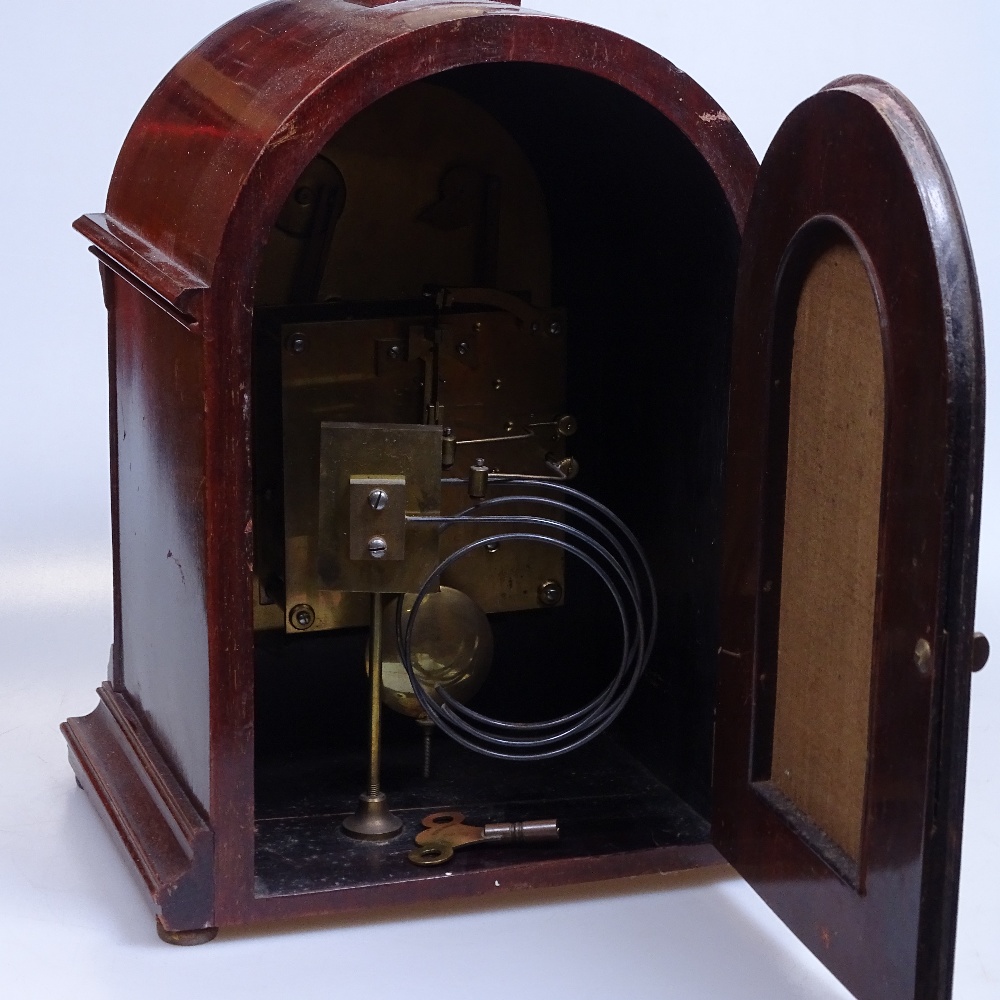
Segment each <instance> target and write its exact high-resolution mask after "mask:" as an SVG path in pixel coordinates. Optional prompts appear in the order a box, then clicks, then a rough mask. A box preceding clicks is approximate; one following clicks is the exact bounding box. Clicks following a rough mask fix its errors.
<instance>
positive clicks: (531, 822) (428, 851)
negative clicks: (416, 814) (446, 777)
mask: <svg viewBox="0 0 1000 1000" xmlns="http://www.w3.org/2000/svg"><path fill="white" fill-rule="evenodd" d="M464 820H465V815H464V814H463V813H460V812H455V811H454V810H447V811H444V812H435V813H431V814H430V815H429V816H425V817H424V818H423V820H422V822H423V825H424V827H425V828H426V829H424V830H422V831H421V832H420V833H418V834H417V836H416V842H417V846H416V847H415V848H414V849H413V850H412V851H410V853H409V854H408V855H407V858H408V860H410V861H412V862H413V864H415V865H443V864H444V863H445V862H446V861H448V860H450V859H451V857H452V855H453V854H454V853H455V851H456V850H457V849H458V848H459V847H467V846H468V845H469V844H522V843H535V842H540V841H551V840H558V839H559V821H558V820H555V819H528V820H524V821H522V822H515V823H487V824H486V825H485V826H469V825H468V824H467V823H465V822H464Z"/></svg>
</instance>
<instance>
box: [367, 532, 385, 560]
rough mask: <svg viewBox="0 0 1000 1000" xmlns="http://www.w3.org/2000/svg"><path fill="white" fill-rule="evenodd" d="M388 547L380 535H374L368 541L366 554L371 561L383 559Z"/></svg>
mask: <svg viewBox="0 0 1000 1000" xmlns="http://www.w3.org/2000/svg"><path fill="white" fill-rule="evenodd" d="M388 551H389V546H388V544H387V543H386V540H385V539H384V538H383V537H382V536H381V535H375V536H373V537H372V538H369V539H368V554H369V555H370V556H371V557H372V559H383V558H384V557H385V554H386V552H388Z"/></svg>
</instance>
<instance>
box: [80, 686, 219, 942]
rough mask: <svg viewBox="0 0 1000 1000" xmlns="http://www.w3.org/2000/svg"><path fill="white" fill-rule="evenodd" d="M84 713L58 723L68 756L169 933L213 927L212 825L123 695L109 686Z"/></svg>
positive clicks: (98, 691)
mask: <svg viewBox="0 0 1000 1000" xmlns="http://www.w3.org/2000/svg"><path fill="white" fill-rule="evenodd" d="M97 693H98V696H99V698H100V701H99V702H98V705H97V708H96V709H94V711H93V712H91V713H90V715H85V716H81V717H78V718H72V719H67V720H66V722H64V723H63V724H62V726H61V727H60V728H61V729H62V733H63V735H64V736H65V737H66V742H67V743H68V744H69V760H70V764H71V766H72V767H73V770H74V772H75V773H76V777H77V782H78V783H79V784H80V785H81V786H82V787H83V789H84V791H85V792H86V793H87V796H88V797H89V798H90V800H91V802H92V803H93V804H94V806H95V807H96V808H97V811H98V813H99V814H100V815H101V818H102V819H103V820H104V822H105V824H106V825H107V826H108V828H109V829H110V830H111V832H112V833H113V834H114V835H115V837H114V839H115V840H116V842H117V843H118V845H119V847H120V848H121V849H122V851H123V853H124V854H125V856H126V857H127V858H128V859H129V860H130V861H131V862H132V867H133V869H134V871H135V873H136V874H137V875H138V877H139V879H140V881H141V882H142V884H143V885H144V886H145V888H146V890H147V892H148V893H149V897H150V901H151V904H152V906H153V910H154V912H155V913H156V915H157V922H158V924H159V926H161V927H162V928H163V930H164V931H166V932H168V933H174V932H185V931H199V930H203V929H207V928H211V927H214V920H213V917H214V886H213V858H214V838H213V835H212V830H211V829H210V827H209V826H208V824H207V823H206V822H205V820H204V818H203V817H202V815H201V813H200V812H199V811H198V809H197V808H196V807H195V805H194V804H193V803H192V801H191V799H190V798H189V797H188V795H187V794H186V793H185V791H184V789H183V788H182V787H181V785H180V783H179V782H178V781H177V779H176V777H174V775H173V773H172V772H171V770H170V768H169V767H168V766H167V764H166V762H165V761H164V759H163V756H162V755H161V754H160V752H159V750H157V748H156V745H155V744H154V742H153V740H152V739H151V737H150V736H149V734H148V733H147V732H146V730H145V728H144V727H143V725H142V722H141V721H140V719H139V717H138V715H137V714H136V713H135V711H134V710H133V708H132V706H131V705H130V704H129V701H128V699H127V698H126V697H125V696H124V695H122V694H120V693H118V692H116V691H114V690H113V689H112V687H111V685H110V684H107V683H105V684H103V685H102V686H101V687H100V688H98V690H97Z"/></svg>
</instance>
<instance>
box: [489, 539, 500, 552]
mask: <svg viewBox="0 0 1000 1000" xmlns="http://www.w3.org/2000/svg"><path fill="white" fill-rule="evenodd" d="M499 548H500V543H499V542H487V543H486V551H487V552H489V554H490V555H493V553H494V552H496V550H497V549H499Z"/></svg>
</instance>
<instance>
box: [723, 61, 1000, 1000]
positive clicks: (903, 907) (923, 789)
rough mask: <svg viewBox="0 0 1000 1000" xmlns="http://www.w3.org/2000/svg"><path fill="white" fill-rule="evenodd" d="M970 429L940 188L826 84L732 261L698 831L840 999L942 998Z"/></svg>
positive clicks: (966, 659)
mask: <svg viewBox="0 0 1000 1000" xmlns="http://www.w3.org/2000/svg"><path fill="white" fill-rule="evenodd" d="M982 430H983V365H982V336H981V322H980V314H979V304H978V294H977V289H976V283H975V274H974V270H973V265H972V260H971V255H970V252H969V247H968V240H967V236H966V233H965V229H964V224H963V222H962V217H961V211H960V208H959V206H958V202H957V199H956V197H955V194H954V191H953V188H952V186H951V181H950V178H949V176H948V173H947V168H946V167H945V165H944V163H943V161H942V159H941V157H940V153H939V152H938V150H937V147H936V145H935V144H934V141H933V139H932V137H931V136H930V134H929V132H928V131H927V129H926V126H925V125H924V123H923V121H922V120H921V119H920V117H919V115H917V113H916V112H915V111H914V110H913V108H912V107H911V106H910V105H909V103H908V102H907V101H906V100H905V98H903V97H902V96H901V95H899V94H898V93H897V92H896V91H894V90H893V89H892V88H891V87H889V86H888V85H886V84H884V83H882V82H881V81H877V80H872V79H870V78H862V77H853V78H847V79H844V80H841V81H838V82H837V83H835V84H831V86H830V87H828V88H827V89H826V90H824V91H822V92H821V93H819V94H817V95H816V96H815V97H813V98H811V99H810V100H808V101H806V102H805V103H804V104H803V105H801V106H800V107H799V108H797V109H796V110H795V111H794V112H793V113H792V114H791V115H790V116H789V118H788V119H787V120H786V122H785V124H784V125H783V126H782V128H781V130H780V131H779V133H778V135H777V137H776V138H775V141H774V143H773V144H772V146H771V149H770V150H769V152H768V154H767V157H766V158H765V160H764V164H763V166H762V168H761V173H760V176H759V179H758V183H757V187H756V190H755V194H754V199H753V203H752V206H751V210H750V218H749V222H748V226H747V232H746V239H745V243H744V251H743V258H742V260H741V271H740V285H739V291H738V296H737V308H736V319H735V327H734V346H733V377H732V389H731V396H730V437H729V449H728V459H727V460H728V466H727V483H728V485H727V501H726V504H727V505H726V528H725V549H724V556H723V558H724V570H723V610H722V637H721V643H720V651H719V671H720V681H719V705H718V715H717V724H716V751H715V768H714V785H715V815H714V818H713V831H714V838H715V841H716V844H717V846H718V847H719V849H720V850H721V851H722V853H723V854H724V855H725V856H726V857H727V858H728V859H729V860H730V861H731V862H732V863H733V864H734V866H735V867H736V868H737V870H739V871H740V872H741V873H742V874H743V875H744V877H746V878H747V879H748V881H750V882H751V884H753V885H754V887H755V888H756V889H757V891H758V892H760V894H761V895H762V896H763V897H764V899H765V900H766V901H767V902H768V903H769V904H770V905H771V906H772V908H773V909H774V910H775V911H776V912H777V913H778V915H779V916H781V917H782V919H784V920H785V921H786V923H788V924H789V926H790V927H791V928H792V929H793V930H794V931H795V933H796V934H798V935H799V937H801V938H802V940H803V941H804V942H805V943H806V944H807V945H808V946H809V947H810V948H811V949H812V950H813V951H814V952H815V953H816V954H817V955H818V956H819V957H820V958H821V959H822V960H823V961H824V962H825V963H826V964H827V965H828V966H829V967H830V968H831V969H832V971H833V972H834V973H835V974H836V975H837V976H838V977H839V978H840V979H841V980H842V981H843V982H844V983H845V984H846V985H847V986H848V988H849V989H851V990H852V991H853V992H854V993H855V994H856V995H857V996H858V997H859V1000H869V998H870V1000H875V998H878V1000H931V998H935V1000H941V998H946V997H948V996H949V995H950V992H951V985H950V984H951V965H952V956H953V952H954V921H955V912H956V908H957V888H958V862H959V844H960V832H961V808H962V796H963V788H964V772H965V739H966V729H967V721H968V696H969V675H970V670H971V664H972V634H973V633H972V615H973V610H974V599H975V564H976V548H977V536H978V511H979V493H980V482H981V452H982Z"/></svg>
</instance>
